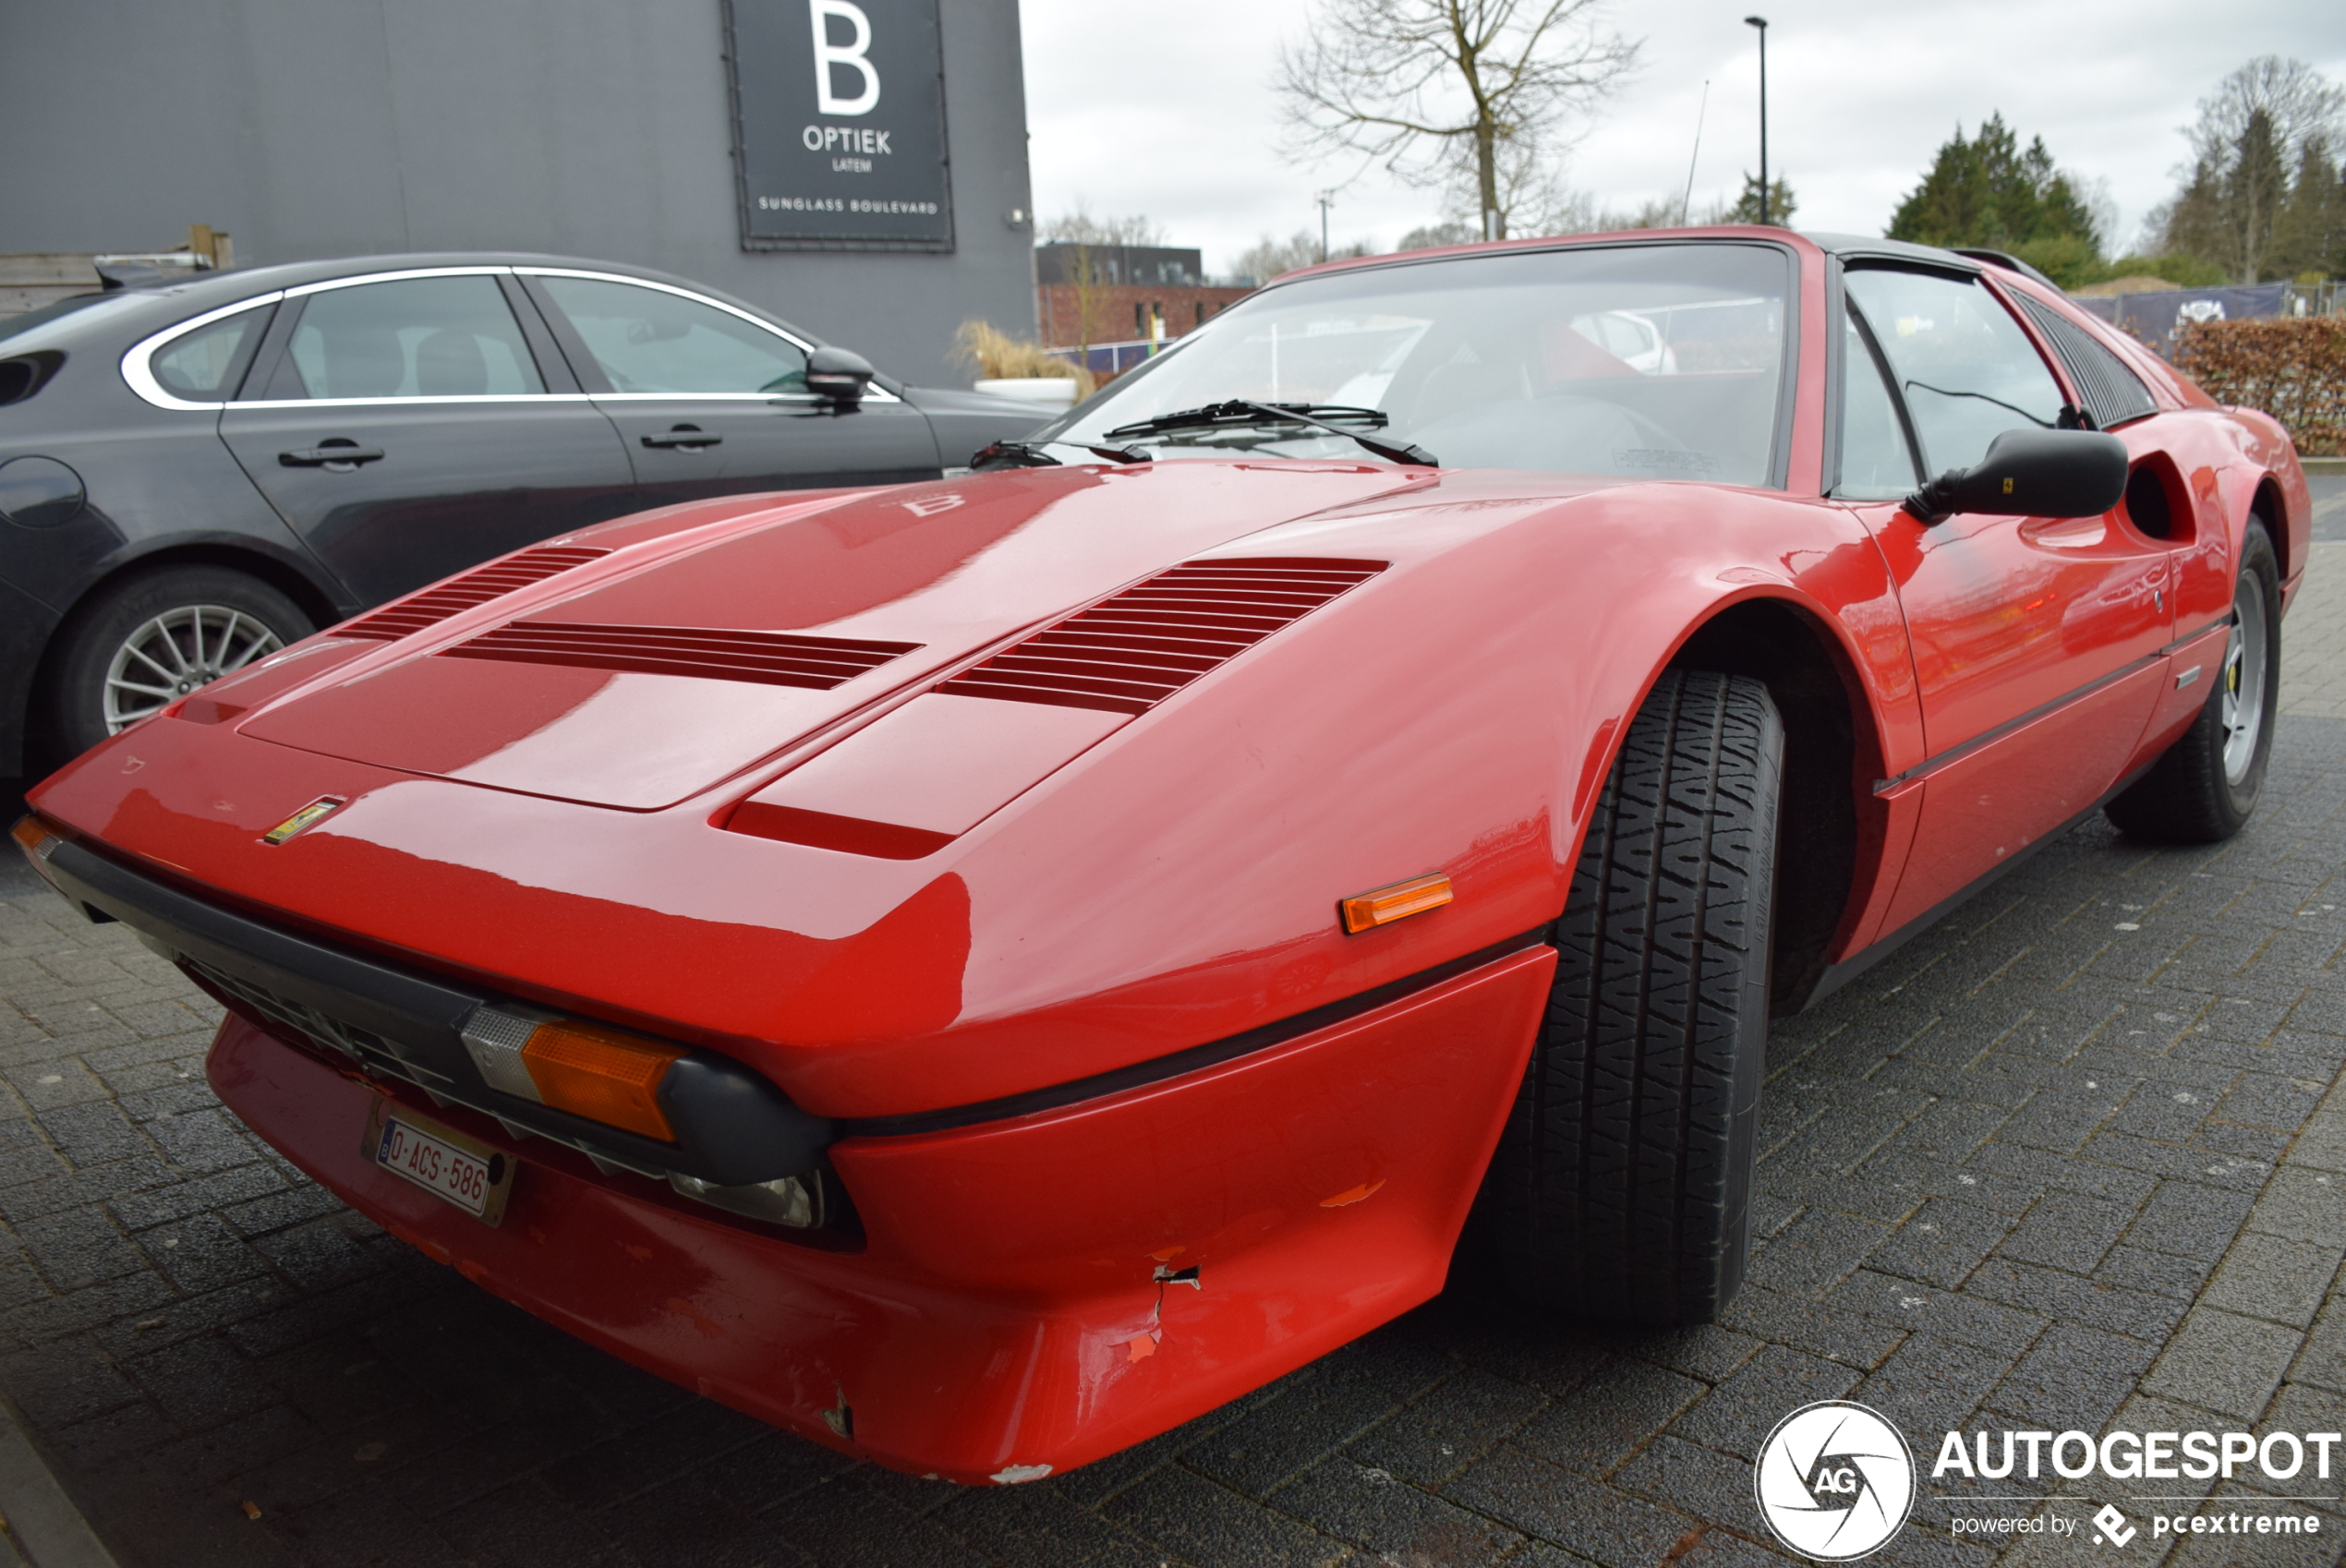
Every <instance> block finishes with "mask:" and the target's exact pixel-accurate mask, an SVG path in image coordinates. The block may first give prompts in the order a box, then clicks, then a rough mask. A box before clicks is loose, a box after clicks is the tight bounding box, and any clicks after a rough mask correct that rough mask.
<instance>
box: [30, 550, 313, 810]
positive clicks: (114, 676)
mask: <svg viewBox="0 0 2346 1568" xmlns="http://www.w3.org/2000/svg"><path fill="white" fill-rule="evenodd" d="M312 630H314V628H313V627H312V626H311V625H310V623H309V617H308V616H307V615H304V614H303V613H302V612H301V609H300V607H299V606H297V605H296V604H295V603H294V602H293V600H291V599H289V598H287V597H285V596H284V595H283V594H281V593H279V592H278V591H277V590H276V589H274V588H272V587H271V586H270V585H268V584H266V583H263V582H261V581H260V580H259V579H257V578H253V577H248V576H247V575H246V574H245V573H241V572H237V571H234V570H232V569H230V568H228V567H224V566H172V567H164V568H163V569H161V570H158V571H151V572H145V573H139V575H137V576H133V577H128V578H126V579H124V580H123V581H121V582H119V583H116V584H114V585H109V586H108V587H105V588H103V589H101V590H100V591H99V592H98V593H97V594H96V595H94V596H93V597H91V599H90V600H89V601H88V602H87V603H85V604H83V605H81V606H80V607H79V609H76V610H75V611H74V614H73V615H72V617H71V618H70V619H69V620H68V621H67V623H66V625H65V627H64V629H63V630H62V631H61V632H60V633H58V637H57V643H56V645H55V647H54V649H53V650H52V652H51V656H50V659H49V664H48V671H47V680H46V681H45V682H44V687H43V690H42V694H41V698H42V708H43V709H44V718H46V720H47V723H46V726H45V728H46V730H47V731H48V735H47V739H48V742H49V744H48V746H47V747H46V748H45V749H46V750H48V751H49V752H51V753H52V755H51V756H50V757H49V758H48V759H47V760H48V761H49V762H50V763H51V764H52V766H55V765H61V764H63V763H65V762H67V761H69V760H70V759H72V758H73V757H76V756H79V754H81V753H83V752H86V751H88V750H89V749H90V748H91V747H92V746H94V745H96V744H97V743H98V742H101V741H103V740H104V739H105V738H106V737H107V736H109V735H114V734H119V733H120V732H121V731H123V730H127V729H128V728H129V727H130V726H131V725H133V724H136V723H137V722H139V720H140V719H142V718H146V717H147V716H148V715H150V714H153V713H158V712H161V711H162V710H163V708H164V707H166V706H169V705H170V704H172V703H174V702H176V701H177V700H178V699H179V698H181V697H183V696H186V695H187V694H188V693H189V692H192V691H194V690H195V689H196V688H197V687H199V686H201V685H203V684H205V683H206V682H208V681H217V680H218V679H220V677H222V676H223V675H226V674H230V673H232V672H233V671H235V670H238V669H243V668H244V667H245V666H247V665H248V664H250V663H252V662H253V661H254V660H255V659H258V658H265V657H268V656H269V655H270V654H272V653H275V652H276V651H277V650H278V649H280V648H282V647H284V646H285V645H287V644H289V643H296V642H298V641H300V640H301V639H302V638H304V637H307V636H308V635H309V633H310V632H311V631H312Z"/></svg>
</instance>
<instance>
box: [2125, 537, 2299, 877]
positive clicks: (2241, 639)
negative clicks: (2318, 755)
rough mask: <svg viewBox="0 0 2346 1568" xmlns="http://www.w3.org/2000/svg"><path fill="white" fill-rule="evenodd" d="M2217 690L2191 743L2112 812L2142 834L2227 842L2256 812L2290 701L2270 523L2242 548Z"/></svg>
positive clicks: (2187, 733) (2173, 749)
mask: <svg viewBox="0 0 2346 1568" xmlns="http://www.w3.org/2000/svg"><path fill="white" fill-rule="evenodd" d="M2213 685H2214V690H2212V691H2210V692H2209V693H2208V694H2207V704H2206V705H2205V706H2202V707H2201V708H2200V710H2199V717H2198V718H2195V719H2194V720H2192V726H2191V728H2190V729H2189V730H2184V731H2183V739H2181V740H2179V741H2177V742H2175V743H2174V744H2173V745H2171V746H2170V747H2168V748H2167V750H2166V752H2165V753H2164V754H2162V755H2161V756H2160V757H2159V760H2158V761H2157V762H2156V763H2154V764H2152V765H2151V769H2150V771H2149V772H2148V773H2146V774H2144V775H2143V776H2142V778H2139V779H2137V780H2135V781H2134V784H2133V785H2131V786H2130V787H2128V789H2127V790H2126V791H2125V793H2123V794H2122V795H2120V796H2118V797H2117V799H2115V800H2113V801H2111V802H2110V804H2109V805H2107V806H2105V807H2103V808H2102V810H2103V813H2104V814H2106V815H2107V816H2108V817H2109V818H2110V821H2111V822H2113V823H2116V824H2117V825H2118V826H2120V827H2121V828H2122V829H2124V830H2125V831H2126V832H2128V833H2131V834H2133V835H2134V837H2136V838H2149V839H2153V840H2156V841H2158V842H2159V843H2165V844H2213V843H2218V842H2219V841H2221V840H2223V839H2226V838H2231V836H2232V835H2233V834H2235V833H2237V832H2239V831H2240V830H2241V827H2242V826H2243V825H2244V824H2245V823H2246V822H2247V821H2248V814H2249V813H2250V812H2253V811H2255V809H2256V796H2257V794H2258V793H2259V792H2260V791H2261V790H2263V789H2264V785H2265V764H2266V762H2267V759H2268V758H2269V757H2270V756H2271V755H2272V751H2273V712H2274V709H2275V707H2276V706H2278V704H2279V697H2280V565H2279V561H2276V560H2275V559H2274V556H2273V542H2272V539H2271V538H2270V537H2268V536H2267V534H2266V532H2265V525H2263V524H2262V523H2260V522H2256V521H2253V520H2252V521H2251V522H2250V523H2249V525H2248V528H2247V532H2246V534H2245V536H2244V537H2243V539H2242V542H2241V551H2240V576H2239V578H2238V580H2237V581H2236V582H2235V583H2234V584H2233V585H2232V625H2231V634H2230V635H2229V636H2228V637H2227V638H2226V639H2225V642H2224V660H2223V663H2222V664H2221V665H2219V666H2218V668H2217V670H2216V679H2215V681H2214V682H2213Z"/></svg>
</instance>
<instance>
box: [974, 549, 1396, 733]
mask: <svg viewBox="0 0 2346 1568" xmlns="http://www.w3.org/2000/svg"><path fill="white" fill-rule="evenodd" d="M1386 564H1387V563H1386V562H1385V561H1320V560H1307V559H1299V558H1289V557H1271V558H1266V559H1260V560H1252V561H1188V562H1185V563H1183V564H1182V565H1179V566H1176V567H1174V568H1172V569H1171V570H1170V571H1167V572H1161V573H1157V574H1156V575H1155V576H1154V577H1151V578H1149V579H1148V580H1147V581H1146V582H1143V583H1136V584H1134V585H1132V586H1131V587H1129V588H1127V589H1125V590H1124V591H1123V592H1122V593H1120V594H1117V595H1115V596H1113V597H1108V598H1105V599H1102V600H1101V601H1100V602H1099V603H1097V604H1095V605H1093V606H1092V607H1091V608H1090V609H1083V610H1079V611H1077V612H1076V613H1075V614H1073V615H1070V616H1069V617H1068V618H1067V619H1066V620H1064V621H1058V623H1057V624H1055V625H1051V626H1047V627H1046V628H1044V629H1043V630H1042V631H1040V632H1037V633H1034V635H1033V636H1031V637H1028V638H1027V639H1025V640H1024V641H1023V642H1021V643H1018V644H1016V645H1013V646H1010V647H1008V648H1005V649H1003V650H1002V651H1001V652H1000V653H998V654H996V655H995V656H994V657H992V658H989V659H987V660H986V661H985V662H984V663H983V664H978V665H974V666H973V667H972V668H970V669H965V670H963V671H962V672H961V674H959V675H957V676H955V677H954V678H953V679H952V680H950V681H946V682H945V683H944V684H943V685H941V686H939V687H938V688H937V690H938V691H939V692H940V693H943V694H946V695H949V696H957V697H998V698H1000V699H1002V700H1004V701H1006V702H1021V703H1050V704H1054V705H1057V706H1064V707H1092V708H1105V709H1106V710H1107V711H1109V712H1112V713H1133V714H1138V713H1146V712H1147V711H1148V710H1149V709H1150V708H1152V707H1154V706H1156V705H1157V704H1158V703H1161V702H1163V701H1164V700H1165V699H1166V698H1167V697H1169V696H1171V695H1172V694H1174V693H1176V692H1178V691H1179V690H1180V689H1181V688H1182V687H1184V686H1186V685H1188V684H1189V683H1190V682H1191V681H1195V680H1196V679H1197V678H1198V677H1199V676H1201V675H1203V674H1205V673H1206V672H1207V671H1209V670H1212V669H1217V668H1218V667H1220V666H1221V665H1222V664H1224V663H1226V662H1227V661H1228V660H1229V659H1231V658H1233V657H1236V656H1237V655H1239V654H1240V653H1243V652H1245V651H1246V650H1247V649H1248V648H1251V647H1252V646H1253V645H1255V644H1256V643H1259V642H1261V641H1262V640H1263V639H1264V638H1265V637H1267V636H1269V635H1270V634H1271V633H1274V632H1276V631H1278V630H1279V629H1280V628H1281V627H1283V626H1288V625H1291V624H1293V623H1294V622H1295V621H1299V620H1300V619H1301V618H1302V617H1304V616H1306V615H1308V614H1310V613H1311V612H1312V610H1315V609H1319V608H1320V606H1322V605H1324V604H1325V603H1327V602H1328V601H1329V600H1330V599H1333V598H1335V597H1336V596H1337V595H1339V594H1341V593H1344V592H1345V591H1347V590H1348V589H1350V588H1354V587H1357V586H1359V585H1360V584H1362V583H1365V582H1367V581H1368V580H1369V579H1370V578H1372V577H1373V576H1375V575H1376V574H1377V573H1380V572H1382V571H1384V570H1385V565H1386Z"/></svg>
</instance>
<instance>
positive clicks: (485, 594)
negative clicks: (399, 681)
mask: <svg viewBox="0 0 2346 1568" xmlns="http://www.w3.org/2000/svg"><path fill="white" fill-rule="evenodd" d="M610 553H611V551H609V550H607V549H587V548H586V547H583V546H564V545H552V546H548V547H547V548H545V549H526V550H524V551H522V552H521V553H520V554H519V555H516V556H513V557H511V558H509V559H507V560H504V561H491V562H490V563H489V564H488V565H487V566H478V567H475V568H474V569H473V570H472V571H470V572H466V573H462V574H461V575H458V576H455V577H451V578H450V579H448V581H446V582H445V583H442V584H441V585H439V586H438V587H436V588H426V589H425V590H424V591H423V592H422V593H419V594H416V595H413V596H411V597H407V598H404V599H401V600H399V601H397V602H396V603H393V604H391V605H388V606H385V607H384V608H383V609H379V610H377V611H375V612H374V613H373V614H372V615H362V616H360V617H359V618H358V619H357V620H356V621H346V622H345V623H344V624H342V625H340V626H337V627H335V628H333V634H334V635H335V636H337V637H371V638H374V639H376V640H377V641H379V642H385V643H388V642H393V641H395V640H396V639H398V638H401V637H405V636H406V635H408V634H409V633H414V632H420V631H422V630H423V629H424V628H425V627H427V626H436V625H438V624H439V623H440V622H441V621H445V620H447V619H448V618H449V617H450V616H452V615H455V614H457V613H459V612H460V611H463V610H467V609H473V608H475V607H476V606H478V605H484V604H487V603H488V602H489V601H490V599H493V598H498V597H502V596H504V595H506V594H510V593H512V592H513V591H514V589H515V588H526V587H527V586H529V585H531V584H532V583H542V582H544V581H545V580H546V579H547V578H549V577H552V576H556V575H558V574H560V573H564V572H567V571H569V570H570V569H571V568H572V567H574V566H584V565H586V563H587V562H588V561H599V560H601V559H602V558H603V557H604V556H607V555H609V554H610Z"/></svg>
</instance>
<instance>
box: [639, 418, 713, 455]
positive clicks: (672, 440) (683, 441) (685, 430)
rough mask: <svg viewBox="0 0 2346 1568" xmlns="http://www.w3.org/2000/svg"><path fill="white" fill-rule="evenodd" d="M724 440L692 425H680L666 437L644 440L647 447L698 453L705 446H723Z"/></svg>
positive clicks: (649, 437)
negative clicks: (674, 448)
mask: <svg viewBox="0 0 2346 1568" xmlns="http://www.w3.org/2000/svg"><path fill="white" fill-rule="evenodd" d="M643 440H644V444H645V445H646V446H649V447H663V446H672V447H682V448H683V449H684V450H685V451H687V452H697V451H699V450H700V449H701V448H702V447H705V446H718V445H721V444H722V443H723V441H724V440H725V438H724V437H722V436H712V435H710V434H709V433H708V432H707V431H706V430H697V429H695V428H693V427H692V426H690V425H679V426H677V427H676V428H674V429H672V430H671V431H669V432H668V433H667V434H665V435H658V436H646V437H644V438H643Z"/></svg>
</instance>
